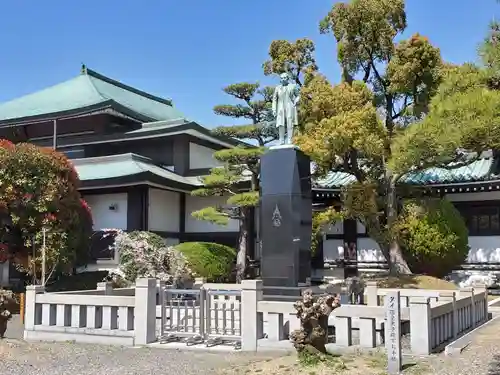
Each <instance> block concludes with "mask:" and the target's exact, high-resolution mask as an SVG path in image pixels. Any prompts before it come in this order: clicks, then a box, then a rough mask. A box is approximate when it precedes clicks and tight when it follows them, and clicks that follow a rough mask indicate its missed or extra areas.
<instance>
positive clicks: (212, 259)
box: [175, 242, 236, 282]
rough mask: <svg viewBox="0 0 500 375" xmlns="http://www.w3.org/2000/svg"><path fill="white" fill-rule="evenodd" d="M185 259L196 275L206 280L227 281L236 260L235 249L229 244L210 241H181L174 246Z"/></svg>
mask: <svg viewBox="0 0 500 375" xmlns="http://www.w3.org/2000/svg"><path fill="white" fill-rule="evenodd" d="M175 249H176V250H177V251H179V252H180V253H182V254H183V255H184V257H185V258H186V259H187V262H188V263H189V265H190V268H191V270H192V271H193V272H194V274H195V275H196V276H199V277H205V278H207V281H208V282H227V281H229V279H230V276H231V272H232V270H233V267H234V262H235V260H236V251H235V250H234V249H232V248H230V247H229V246H225V245H220V244H217V243H210V242H183V243H180V244H178V245H176V246H175Z"/></svg>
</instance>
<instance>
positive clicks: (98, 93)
mask: <svg viewBox="0 0 500 375" xmlns="http://www.w3.org/2000/svg"><path fill="white" fill-rule="evenodd" d="M82 75H83V76H85V82H87V84H88V85H90V87H91V89H92V90H93V91H94V92H95V93H96V94H97V96H99V97H101V98H102V99H103V100H109V99H112V98H110V97H108V96H106V95H104V94H103V93H102V92H101V91H99V89H98V88H97V87H96V85H94V83H93V82H92V80H91V79H90V78H89V74H88V69H87V67H86V66H85V65H82Z"/></svg>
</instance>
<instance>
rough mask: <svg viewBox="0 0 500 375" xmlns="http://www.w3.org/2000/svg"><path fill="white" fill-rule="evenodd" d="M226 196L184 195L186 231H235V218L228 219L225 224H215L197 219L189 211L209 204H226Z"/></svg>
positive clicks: (237, 224) (237, 227)
mask: <svg viewBox="0 0 500 375" xmlns="http://www.w3.org/2000/svg"><path fill="white" fill-rule="evenodd" d="M226 202H227V197H193V196H191V195H187V196H186V232H191V233H192V232H237V231H239V223H238V221H237V220H229V223H228V224H227V225H215V224H212V223H209V222H208V221H204V220H197V219H195V218H194V217H193V216H191V213H192V212H194V211H197V210H199V209H202V208H204V207H209V206H217V205H219V206H223V205H226Z"/></svg>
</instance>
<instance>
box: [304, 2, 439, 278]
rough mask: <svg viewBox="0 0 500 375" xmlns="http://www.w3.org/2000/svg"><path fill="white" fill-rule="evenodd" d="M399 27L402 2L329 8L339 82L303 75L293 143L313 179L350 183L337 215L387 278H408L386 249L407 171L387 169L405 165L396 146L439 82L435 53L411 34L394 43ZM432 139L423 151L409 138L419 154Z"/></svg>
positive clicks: (324, 25) (403, 21) (327, 24)
mask: <svg viewBox="0 0 500 375" xmlns="http://www.w3.org/2000/svg"><path fill="white" fill-rule="evenodd" d="M406 27H407V17H406V11H405V2H404V0H351V1H346V2H337V3H336V4H335V5H334V6H333V7H332V9H331V11H330V12H329V13H328V14H327V15H326V17H325V18H324V19H323V20H322V21H321V22H320V32H322V33H325V34H326V33H330V34H332V35H333V37H334V38H335V40H336V42H337V60H338V62H339V64H340V67H341V69H342V82H341V83H340V84H337V85H332V84H331V83H330V82H329V81H328V80H327V79H326V78H325V77H323V76H322V75H321V74H318V73H316V72H313V73H312V74H311V76H310V77H309V79H308V80H307V81H306V82H305V85H304V87H303V88H302V96H301V103H300V115H301V119H302V120H303V125H302V127H301V133H300V134H299V135H298V136H297V137H296V138H297V139H296V143H297V144H298V145H299V146H300V147H301V149H302V150H304V151H305V152H306V153H308V154H309V155H310V156H311V157H312V159H313V160H314V161H315V162H316V163H317V166H318V168H317V171H316V173H317V175H318V176H319V177H322V176H324V175H326V174H327V173H330V172H332V171H333V172H343V173H347V174H350V175H352V176H354V177H355V178H356V183H355V184H352V185H351V186H349V187H347V188H346V189H345V191H344V192H343V194H342V200H343V202H342V203H343V213H342V215H344V216H345V217H351V218H356V219H359V220H361V221H362V222H363V224H365V225H366V227H367V230H368V232H369V233H370V235H371V236H372V238H374V239H375V240H377V242H378V243H379V245H380V248H381V249H382V252H383V253H384V255H385V257H386V259H387V260H388V262H389V265H390V267H391V271H395V272H396V271H397V272H409V271H410V270H409V269H408V267H407V265H405V264H404V260H402V258H401V257H399V256H396V257H393V256H391V252H390V251H389V249H390V248H391V247H392V248H393V254H395V253H396V252H397V246H392V245H393V244H394V240H395V239H394V238H392V237H391V231H390V228H391V226H392V225H393V223H394V220H395V218H396V217H397V210H396V207H397V201H398V197H397V195H396V188H395V187H396V183H397V181H398V180H399V179H400V177H401V176H402V175H403V174H404V173H406V172H407V170H405V168H406V169H408V168H413V166H410V165H408V164H405V165H404V168H403V166H401V168H399V167H398V169H395V170H394V169H393V167H394V164H396V163H397V160H398V159H399V158H402V160H407V159H410V158H409V157H407V155H406V154H405V151H406V149H405V148H404V147H399V146H398V144H397V143H396V142H398V140H399V137H404V134H406V132H412V130H410V129H412V128H413V127H414V126H415V125H414V124H415V123H416V122H417V121H419V120H420V119H421V118H424V117H425V114H426V113H427V112H428V111H429V106H430V103H431V98H432V97H433V96H434V95H435V94H436V91H437V89H438V87H439V84H440V82H441V80H442V77H443V63H442V60H441V55H440V51H439V49H438V48H436V47H434V46H433V45H432V44H431V43H430V42H429V40H428V39H427V38H426V37H424V36H421V35H419V34H414V35H413V36H410V37H409V38H407V39H401V35H402V34H403V33H404V32H405V30H406ZM410 125H411V126H410ZM402 134H403V136H402ZM426 139H427V138H425V140H426ZM440 140H441V138H435V139H434V140H433V143H431V144H430V143H426V142H425V141H424V140H421V139H420V138H418V137H417V139H415V144H418V147H419V148H420V150H421V151H419V152H420V154H423V153H426V152H428V153H431V152H433V151H432V150H429V149H431V147H436V142H438V141H440ZM429 145H431V146H429ZM396 146H397V147H396ZM412 159H414V157H412ZM439 162H441V160H437V159H433V160H432V163H434V164H433V165H439Z"/></svg>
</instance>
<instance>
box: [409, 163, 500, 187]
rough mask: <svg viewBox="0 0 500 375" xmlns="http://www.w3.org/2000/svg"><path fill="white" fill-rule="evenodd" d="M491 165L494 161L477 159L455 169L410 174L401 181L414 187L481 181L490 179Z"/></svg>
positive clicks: (437, 169)
mask: <svg viewBox="0 0 500 375" xmlns="http://www.w3.org/2000/svg"><path fill="white" fill-rule="evenodd" d="M493 164H494V159H493V158H487V159H479V160H477V161H475V162H473V163H471V164H469V165H466V166H463V167H460V168H455V169H444V168H429V169H427V170H425V171H422V172H418V173H414V174H410V175H408V176H407V177H406V178H404V179H403V181H404V182H406V183H408V184H415V185H418V184H420V185H427V184H448V183H460V182H473V181H483V180H488V179H489V178H490V174H491V173H490V172H491V169H492V167H493Z"/></svg>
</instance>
